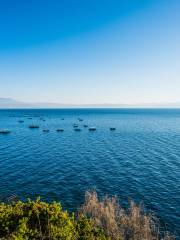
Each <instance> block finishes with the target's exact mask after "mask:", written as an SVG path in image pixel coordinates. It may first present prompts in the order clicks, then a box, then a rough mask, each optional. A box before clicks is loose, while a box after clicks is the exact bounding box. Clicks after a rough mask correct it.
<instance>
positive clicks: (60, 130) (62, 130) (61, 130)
mask: <svg viewBox="0 0 180 240" xmlns="http://www.w3.org/2000/svg"><path fill="white" fill-rule="evenodd" d="M56 132H64V129H57V130H56Z"/></svg>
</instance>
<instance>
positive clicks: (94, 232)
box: [0, 199, 105, 240]
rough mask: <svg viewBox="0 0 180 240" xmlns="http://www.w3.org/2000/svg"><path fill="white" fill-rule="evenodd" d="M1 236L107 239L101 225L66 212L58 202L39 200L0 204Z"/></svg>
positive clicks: (86, 239) (67, 239) (21, 239)
mask: <svg viewBox="0 0 180 240" xmlns="http://www.w3.org/2000/svg"><path fill="white" fill-rule="evenodd" d="M0 239H13V240H26V239H61V240H90V239H92V240H93V239H94V240H104V239H105V237H104V235H103V233H102V231H100V229H99V228H98V227H94V226H93V223H92V222H91V221H90V220H89V219H87V218H86V217H84V216H83V215H82V216H81V217H79V218H78V219H76V220H75V217H74V215H73V214H72V215H70V214H68V213H67V211H63V210H62V207H61V205H60V204H59V203H56V202H54V203H51V204H48V203H45V202H42V201H40V199H37V200H36V201H31V200H28V201H27V202H25V203H24V202H21V201H18V202H14V203H12V204H4V203H1V204H0Z"/></svg>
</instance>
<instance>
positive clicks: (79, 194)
mask: <svg viewBox="0 0 180 240" xmlns="http://www.w3.org/2000/svg"><path fill="white" fill-rule="evenodd" d="M78 118H80V119H82V120H83V121H79V120H78ZM19 120H23V121H24V122H22V123H20V122H19ZM31 124H35V125H39V129H30V128H29V125H31ZM73 124H78V126H79V128H80V129H81V131H74V127H73ZM83 125H88V127H95V128H96V131H92V132H91V131H89V129H88V128H86V127H84V126H83ZM110 127H115V128H116V130H115V131H110ZM0 128H1V129H2V128H3V129H6V128H8V129H10V130H11V131H12V132H11V133H10V134H7V135H4V134H0V199H1V200H3V201H4V200H6V199H8V198H9V197H10V196H11V195H12V194H16V195H17V196H18V197H19V198H20V199H22V200H24V199H25V198H26V197H30V198H35V197H36V196H39V195H40V196H41V198H42V199H43V200H47V201H53V200H57V201H61V203H62V205H63V207H64V208H67V209H68V210H75V209H77V208H78V207H79V206H80V204H81V203H82V202H83V200H84V193H85V191H86V190H88V189H95V190H96V191H97V192H98V193H99V195H100V196H103V195H104V194H106V193H107V194H109V195H117V196H118V197H119V198H120V200H121V202H122V204H123V205H126V203H127V201H128V200H129V199H134V200H135V201H136V202H137V203H140V202H143V204H144V206H145V208H146V209H147V210H152V211H153V212H155V214H156V215H157V216H158V217H159V218H160V220H161V223H162V225H164V224H165V223H166V228H167V229H168V230H170V231H172V232H173V233H175V234H176V235H177V236H180V110H178V109H172V110H170V109H59V110H58V109H41V110H38V109H36V110H35V109H34V110H33V109H29V110H0ZM59 128H62V129H64V132H57V131H56V130H57V129H59ZM43 129H49V130H50V131H49V132H43V131H42V130H43Z"/></svg>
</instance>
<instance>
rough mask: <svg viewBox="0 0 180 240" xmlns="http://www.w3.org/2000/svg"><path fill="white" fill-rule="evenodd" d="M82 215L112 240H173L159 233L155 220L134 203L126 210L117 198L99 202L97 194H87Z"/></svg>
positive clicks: (108, 198)
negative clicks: (88, 218)
mask: <svg viewBox="0 0 180 240" xmlns="http://www.w3.org/2000/svg"><path fill="white" fill-rule="evenodd" d="M80 213H83V214H84V215H86V216H88V217H90V218H91V219H92V220H93V222H94V224H95V225H96V226H98V227H101V228H102V229H103V230H104V232H105V233H106V235H107V237H109V238H110V239H111V240H159V239H161V240H162V239H163V240H172V239H174V238H173V236H170V235H169V234H168V233H164V234H163V236H162V234H160V233H159V229H158V224H157V221H156V220H155V218H154V217H153V216H152V215H150V214H146V213H145V212H144V211H143V209H142V207H141V206H138V205H136V204H135V203H134V202H133V201H131V202H130V206H129V208H128V209H127V210H124V209H123V208H122V207H121V206H120V205H119V201H118V199H117V198H116V197H112V198H111V197H108V196H106V197H105V198H103V199H102V200H99V199H98V197H97V193H96V192H90V191H89V192H87V193H86V196H85V203H84V205H83V206H82V208H81V210H80Z"/></svg>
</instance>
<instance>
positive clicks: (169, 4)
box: [0, 0, 180, 103]
mask: <svg viewBox="0 0 180 240" xmlns="http://www.w3.org/2000/svg"><path fill="white" fill-rule="evenodd" d="M179 12H180V1H179V0H141V1H140V0H123V1H121V0H119V1H118V0H111V1H110V0H109V1H107V0H96V1H95V0H76V1H74V0H59V1H58V0H51V1H50V0H38V1H37V0H29V1H24V0H16V1H14V0H11V1H10V0H6V1H2V0H0V97H11V98H15V99H18V100H23V101H34V102H41V101H43V102H59V103H139V102H141V103H147V102H151V103H152V102H154V103H155V102H163V103H164V102H180V44H179V43H180V14H179Z"/></svg>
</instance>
